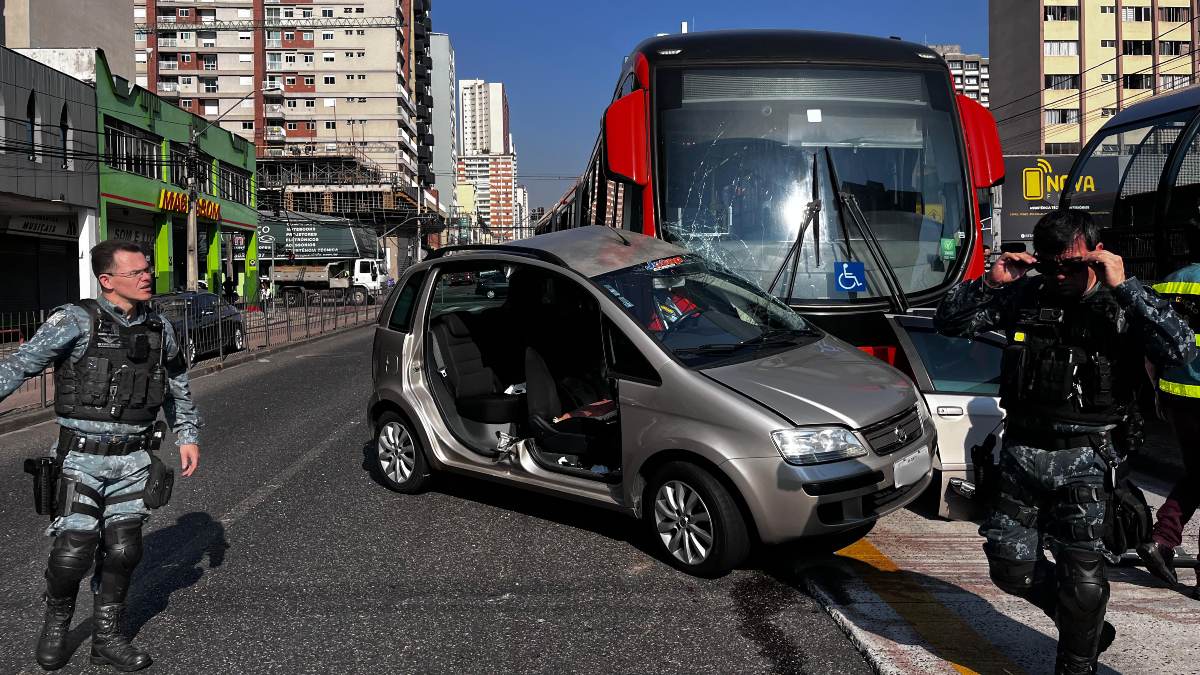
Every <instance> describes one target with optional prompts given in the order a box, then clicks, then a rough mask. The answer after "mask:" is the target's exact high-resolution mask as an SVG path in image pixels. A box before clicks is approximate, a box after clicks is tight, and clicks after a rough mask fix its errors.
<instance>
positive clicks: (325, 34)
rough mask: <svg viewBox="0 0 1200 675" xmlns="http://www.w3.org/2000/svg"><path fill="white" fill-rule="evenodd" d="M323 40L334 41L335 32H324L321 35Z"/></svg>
mask: <svg viewBox="0 0 1200 675" xmlns="http://www.w3.org/2000/svg"><path fill="white" fill-rule="evenodd" d="M321 39H322V40H332V39H333V32H332V31H324V32H322V33H321Z"/></svg>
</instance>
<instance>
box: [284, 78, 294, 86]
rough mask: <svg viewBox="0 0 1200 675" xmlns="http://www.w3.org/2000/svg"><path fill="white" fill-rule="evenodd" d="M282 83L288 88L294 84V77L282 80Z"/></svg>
mask: <svg viewBox="0 0 1200 675" xmlns="http://www.w3.org/2000/svg"><path fill="white" fill-rule="evenodd" d="M283 83H284V84H286V85H287V86H289V87H290V86H292V85H294V84H296V77H295V76H294V75H289V76H287V77H285V78H283Z"/></svg>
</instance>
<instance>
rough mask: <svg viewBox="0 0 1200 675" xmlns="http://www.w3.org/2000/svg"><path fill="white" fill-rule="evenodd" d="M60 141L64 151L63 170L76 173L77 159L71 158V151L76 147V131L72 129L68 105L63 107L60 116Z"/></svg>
mask: <svg viewBox="0 0 1200 675" xmlns="http://www.w3.org/2000/svg"><path fill="white" fill-rule="evenodd" d="M58 140H59V144H60V148H61V149H62V168H64V169H66V170H67V171H74V170H75V158H74V157H73V156H71V150H72V148H74V147H75V130H74V129H72V128H71V118H70V117H69V116H68V115H67V106H66V104H64V105H63V108H62V114H60V115H59V116H58Z"/></svg>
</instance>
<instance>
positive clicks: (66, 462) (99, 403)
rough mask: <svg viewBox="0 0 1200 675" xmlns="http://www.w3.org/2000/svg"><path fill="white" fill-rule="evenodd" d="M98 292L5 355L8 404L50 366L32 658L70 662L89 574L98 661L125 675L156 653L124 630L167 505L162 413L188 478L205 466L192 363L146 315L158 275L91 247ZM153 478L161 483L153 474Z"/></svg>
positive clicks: (60, 311)
mask: <svg viewBox="0 0 1200 675" xmlns="http://www.w3.org/2000/svg"><path fill="white" fill-rule="evenodd" d="M91 265H92V272H93V274H95V275H96V278H97V279H98V280H99V283H100V286H101V289H102V291H101V297H100V298H98V299H95V300H81V301H79V302H78V303H75V304H70V305H64V306H62V307H59V308H57V309H56V310H54V312H53V313H52V314H51V315H50V317H49V318H48V319H47V321H46V323H45V324H44V325H43V326H42V327H41V328H40V329H38V331H37V333H36V334H34V336H33V337H32V338H31V339H30V340H29V341H28V342H26V343H25V344H23V345H21V347H20V348H19V349H18V350H17V352H16V353H15V354H13V355H11V356H9V357H7V358H5V359H3V360H0V400H2V399H4V398H5V397H7V396H8V395H9V394H11V393H12V392H13V391H15V390H16V389H17V388H18V387H20V386H21V384H22V383H23V382H24V381H25V380H26V379H28V378H30V377H32V376H34V375H37V374H39V373H41V372H42V371H43V370H45V369H46V368H47V367H48V366H50V365H53V366H54V384H55V400H54V408H55V412H56V414H57V416H58V424H59V427H60V433H59V439H58V443H57V446H56V457H57V458H58V459H59V460H61V469H58V468H56V475H60V476H61V478H60V479H59V481H58V486H57V490H56V491H55V494H56V495H57V498H58V504H57V508H55V509H54V512H55V514H56V517H55V519H54V520H53V522H52V523H51V524H50V526H49V528H47V530H46V534H47V535H49V536H52V537H54V541H53V545H52V547H51V550H50V557H49V560H48V562H47V565H46V574H45V576H46V593H45V601H46V615H45V622H44V625H43V627H42V632H41V635H40V636H39V638H38V644H37V650H36V658H37V661H38V663H39V664H40V665H41V666H42V667H43V668H45V669H46V670H55V669H58V668H61V667H63V666H64V665H66V663H67V662H68V661H69V659H70V654H69V653H68V651H67V646H66V636H67V632H68V630H69V628H70V624H71V618H72V616H73V614H74V610H75V596H76V594H77V593H78V590H79V583H80V581H81V580H82V579H83V577H84V576H85V575H86V574H87V573H88V572H89V571H90V570H91V569H92V568H93V567H95V568H96V573H95V575H94V576H93V578H92V590H93V592H94V594H95V595H94V614H93V632H92V647H91V661H92V663H94V664H108V665H112V666H114V667H115V668H117V669H118V670H121V671H125V672H129V671H134V670H140V669H142V668H145V667H147V666H149V665H150V663H151V659H150V655H149V654H147V653H146V652H144V651H142V650H141V649H139V648H137V647H136V646H134V645H133V644H131V642H130V640H129V639H128V638H127V637H126V636H124V635H123V634H122V633H121V625H120V624H121V616H122V613H123V611H124V609H125V600H126V594H127V592H128V590H129V581H130V578H131V576H132V574H133V570H134V568H135V567H136V566H137V564H138V562H139V561H140V560H141V556H142V525H143V523H144V522H145V520H146V518H147V517H148V516H149V513H150V512H149V507H155V506H161V505H162V504H161V503H157V502H162V501H163V500H164V499H165V498H166V496H165V495H164V494H162V491H161V490H158V491H154V492H147V480H148V478H151V479H152V485H153V486H154V487H161V486H162V485H163V484H169V481H165V480H162V479H161V477H162V475H163V472H164V471H166V470H165V469H163V468H162V462H161V461H159V460H158V459H157V457H154V456H153V455H152V451H153V450H154V449H155V447H156V446H157V443H156V434H155V429H156V427H157V426H158V425H157V424H156V420H157V418H158V412H159V410H160V409H161V410H162V411H163V412H164V413H165V415H166V419H167V421H168V422H169V423H170V425H171V427H172V428H173V429H174V431H175V436H176V443H177V445H178V446H179V456H180V460H181V465H182V471H181V473H182V475H184V476H190V475H192V473H193V472H195V470H196V467H197V466H198V464H199V460H200V448H199V445H198V442H199V433H198V432H199V427H200V419H199V416H198V414H197V411H196V406H195V404H194V403H193V402H192V396H191V392H190V391H189V388H188V375H187V368H186V364H185V363H184V360H183V356H182V354H181V353H180V349H179V343H178V341H177V340H176V337H175V334H174V331H173V330H172V328H171V324H170V323H169V322H166V321H163V320H161V319H160V318H159V317H158V315H157V314H156V313H155V312H154V311H153V310H152V309H151V308H150V306H149V303H148V302H147V301H148V300H150V297H151V295H152V294H153V291H152V282H153V273H152V270H151V268H150V264H149V261H148V260H147V259H146V256H145V254H143V253H142V251H141V249H140V248H139V247H138V246H137V245H135V244H132V243H129V242H120V241H105V242H102V243H100V244H99V245H97V246H96V247H94V248H93V249H92V251H91ZM155 474H157V477H156V476H155Z"/></svg>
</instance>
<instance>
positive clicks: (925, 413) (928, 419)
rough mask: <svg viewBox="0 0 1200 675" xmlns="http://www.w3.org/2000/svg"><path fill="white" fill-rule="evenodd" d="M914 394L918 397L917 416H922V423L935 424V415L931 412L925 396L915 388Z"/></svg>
mask: <svg viewBox="0 0 1200 675" xmlns="http://www.w3.org/2000/svg"><path fill="white" fill-rule="evenodd" d="M913 394H915V395H916V397H917V414H918V415H920V417H921V422H922V423H928V424H933V415H932V414H930V412H929V404H928V403H926V402H925V395H924V394H922V393H921V390H920V389H917V388H916V387H913Z"/></svg>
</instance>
